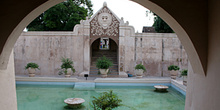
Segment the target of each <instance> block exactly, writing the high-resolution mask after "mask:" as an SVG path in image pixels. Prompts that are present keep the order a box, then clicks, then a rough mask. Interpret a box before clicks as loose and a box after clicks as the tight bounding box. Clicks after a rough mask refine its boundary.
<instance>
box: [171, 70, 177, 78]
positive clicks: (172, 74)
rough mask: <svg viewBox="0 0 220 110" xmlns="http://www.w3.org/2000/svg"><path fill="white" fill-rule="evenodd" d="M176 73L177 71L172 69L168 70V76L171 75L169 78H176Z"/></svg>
mask: <svg viewBox="0 0 220 110" xmlns="http://www.w3.org/2000/svg"><path fill="white" fill-rule="evenodd" d="M177 75H178V71H174V70H172V71H170V77H171V79H176V76H177Z"/></svg>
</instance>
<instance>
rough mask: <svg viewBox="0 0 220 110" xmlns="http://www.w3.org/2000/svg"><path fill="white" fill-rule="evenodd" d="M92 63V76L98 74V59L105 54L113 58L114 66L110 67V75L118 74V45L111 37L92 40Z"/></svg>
mask: <svg viewBox="0 0 220 110" xmlns="http://www.w3.org/2000/svg"><path fill="white" fill-rule="evenodd" d="M90 51H91V52H90V53H91V54H90V55H91V60H90V61H91V64H90V76H96V75H97V74H98V69H97V68H96V65H95V63H96V60H97V59H98V58H100V57H102V56H105V57H107V58H109V59H110V60H112V62H113V66H112V67H110V68H109V71H110V72H109V75H108V76H110V77H111V76H113V75H114V76H115V75H118V45H117V44H116V42H115V41H114V40H112V39H111V38H98V39H96V40H95V41H93V42H92V44H91V46H90Z"/></svg>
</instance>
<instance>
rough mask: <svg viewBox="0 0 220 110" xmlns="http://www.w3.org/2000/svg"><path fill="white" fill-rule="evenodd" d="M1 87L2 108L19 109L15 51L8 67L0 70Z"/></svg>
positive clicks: (5, 109) (3, 109)
mask: <svg viewBox="0 0 220 110" xmlns="http://www.w3.org/2000/svg"><path fill="white" fill-rule="evenodd" d="M0 87H1V89H0V97H1V98H0V107H1V110H17V98H16V89H15V70H14V54H13V51H12V52H11V55H10V58H9V62H8V66H7V69H6V70H0Z"/></svg>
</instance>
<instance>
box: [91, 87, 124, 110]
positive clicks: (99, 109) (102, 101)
mask: <svg viewBox="0 0 220 110" xmlns="http://www.w3.org/2000/svg"><path fill="white" fill-rule="evenodd" d="M93 98H94V100H93V101H92V104H93V108H94V110H112V109H113V108H117V107H119V106H121V104H120V103H121V102H122V100H121V99H118V96H117V95H116V94H114V93H113V92H112V90H111V91H110V92H109V93H108V92H103V93H101V96H99V97H98V98H96V97H93Z"/></svg>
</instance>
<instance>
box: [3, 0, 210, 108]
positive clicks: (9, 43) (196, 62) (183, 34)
mask: <svg viewBox="0 0 220 110" xmlns="http://www.w3.org/2000/svg"><path fill="white" fill-rule="evenodd" d="M61 1H62V0H50V1H46V2H42V3H39V4H38V5H37V6H39V7H37V8H35V7H33V8H32V9H29V10H28V12H27V13H29V14H27V13H23V15H22V16H24V18H22V19H21V21H16V22H13V23H12V24H13V26H11V27H9V28H7V29H8V30H9V32H8V33H9V34H7V33H6V32H5V33H6V34H3V37H5V39H6V40H4V41H2V42H3V45H4V46H2V48H1V56H0V69H1V70H2V71H1V72H2V73H9V72H10V71H8V70H7V69H8V68H7V67H8V62H9V56H10V54H11V51H12V49H13V46H14V44H15V42H16V40H17V38H18V37H19V35H20V33H21V32H22V30H23V29H24V28H25V27H26V26H27V25H28V24H29V23H30V22H31V21H32V20H33V19H34V18H36V17H37V16H38V15H39V14H40V13H42V12H43V11H45V10H46V9H48V8H49V7H51V6H53V5H55V4H57V3H59V2H61ZM133 1H136V2H138V3H139V4H142V5H143V6H144V7H146V8H149V9H150V10H152V11H154V12H155V13H156V14H158V15H159V16H160V17H161V18H163V19H164V20H165V21H166V22H167V23H168V24H169V25H170V26H171V27H172V28H173V30H174V31H175V32H176V34H177V35H178V37H179V39H180V40H181V42H182V44H183V45H184V46H185V49H186V51H187V53H188V56H189V59H190V62H191V63H192V67H193V70H194V72H195V73H199V74H204V72H205V71H206V63H207V61H206V60H207V59H206V55H205V54H203V53H205V52H206V50H207V48H204V49H203V50H204V52H203V51H202V52H198V53H197V50H196V49H195V48H198V45H201V44H202V43H197V44H198V45H197V47H194V45H193V42H192V41H191V40H192V39H190V37H189V36H192V35H193V34H194V33H196V32H194V31H193V30H192V31H190V30H186V29H187V28H189V27H183V26H182V25H181V24H180V23H179V22H178V21H176V20H175V18H174V17H173V16H171V15H170V14H169V13H168V12H167V11H165V10H164V9H163V8H162V7H160V6H159V5H157V4H155V3H153V2H151V1H148V0H146V1H140V0H133ZM41 4H42V5H41ZM3 5H4V4H3ZM26 7H28V5H27V6H26ZM26 7H25V6H24V7H23V8H24V9H25V8H26ZM29 7H31V6H29ZM168 11H169V10H168ZM16 16H17V15H14V16H11V18H15V17H16ZM9 19H10V18H9ZM182 20H183V21H184V19H182ZM180 22H181V21H180ZM205 23H206V22H205ZM3 26H4V25H3ZM189 29H190V28H189ZM190 32H191V33H192V34H190ZM203 41H204V40H203ZM194 43H195V42H194ZM205 46H207V45H205ZM11 58H12V57H11ZM7 77H8V76H6V78H7ZM12 79H13V78H12ZM5 82H7V81H5ZM9 84H10V83H9ZM4 86H5V85H4ZM12 86H13V85H8V86H7V87H8V88H13V87H12ZM5 87H6V86H5ZM204 87H205V86H204ZM3 89H4V88H2V90H3ZM4 91H6V92H7V91H10V90H8V89H4ZM11 92H13V93H14V94H15V91H14V89H12V91H11ZM9 95H10V94H9ZM5 97H7V95H6V96H5ZM3 99H4V98H2V100H3ZM7 102H10V101H7ZM4 104H5V103H3V104H2V105H4Z"/></svg>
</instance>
